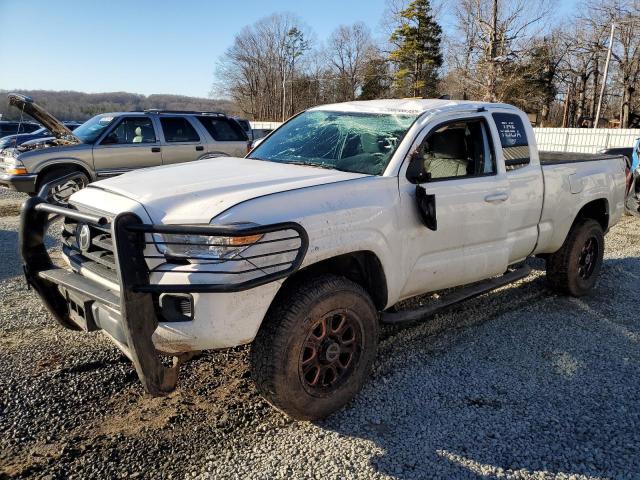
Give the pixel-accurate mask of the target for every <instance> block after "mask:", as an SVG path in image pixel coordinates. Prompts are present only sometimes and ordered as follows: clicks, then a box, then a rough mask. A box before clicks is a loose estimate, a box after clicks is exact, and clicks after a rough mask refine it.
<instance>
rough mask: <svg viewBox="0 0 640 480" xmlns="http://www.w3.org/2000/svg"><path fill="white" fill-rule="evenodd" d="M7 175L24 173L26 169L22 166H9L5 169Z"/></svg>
mask: <svg viewBox="0 0 640 480" xmlns="http://www.w3.org/2000/svg"><path fill="white" fill-rule="evenodd" d="M5 172H6V173H8V174H9V175H26V174H27V169H26V168H24V167H9V168H7V169H6V170H5Z"/></svg>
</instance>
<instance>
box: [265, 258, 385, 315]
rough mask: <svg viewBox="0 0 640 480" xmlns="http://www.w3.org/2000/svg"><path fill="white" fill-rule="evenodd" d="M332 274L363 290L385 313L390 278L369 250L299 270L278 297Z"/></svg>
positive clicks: (320, 262) (283, 286) (289, 279)
mask: <svg viewBox="0 0 640 480" xmlns="http://www.w3.org/2000/svg"><path fill="white" fill-rule="evenodd" d="M326 273H331V274H334V275H340V276H343V277H346V278H348V279H349V280H351V281H353V282H355V283H357V284H359V285H360V286H362V287H363V288H364V289H365V290H366V291H367V293H369V295H370V296H371V299H372V300H373V303H374V305H375V306H376V308H377V309H378V310H384V308H385V307H386V305H387V302H388V295H389V293H388V287H387V277H386V274H385V272H384V268H383V266H382V262H381V261H380V259H379V258H378V256H377V255H376V254H375V253H374V252H372V251H370V250H360V251H355V252H350V253H345V254H342V255H338V256H335V257H331V258H327V259H324V260H320V261H318V262H316V263H312V264H311V265H307V266H306V267H304V268H302V269H300V270H298V271H297V272H296V273H294V274H293V275H291V276H289V277H287V279H286V280H285V281H284V283H283V284H282V287H281V288H280V291H279V292H278V295H276V299H274V301H275V300H277V297H278V296H279V295H280V293H281V292H284V291H286V290H288V289H289V287H290V286H292V285H295V284H297V283H299V282H300V281H303V280H305V279H307V278H311V277H315V276H318V275H322V274H326Z"/></svg>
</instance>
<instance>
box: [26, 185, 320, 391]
mask: <svg viewBox="0 0 640 480" xmlns="http://www.w3.org/2000/svg"><path fill="white" fill-rule="evenodd" d="M58 216H64V217H68V218H71V219H74V220H76V221H78V222H85V223H90V224H95V225H99V226H105V225H108V224H109V221H108V219H107V218H106V217H104V216H101V215H94V214H91V213H85V212H80V211H78V210H75V209H73V208H68V207H62V206H58V205H53V204H49V203H47V202H46V200H45V199H44V198H42V197H40V196H38V197H32V198H30V199H28V200H27V201H26V202H25V203H24V204H23V206H22V210H21V222H20V232H19V244H20V253H21V255H22V260H23V270H24V275H25V279H26V282H27V284H28V285H29V286H31V287H33V289H34V290H35V291H36V292H37V294H38V295H39V297H40V298H41V299H42V301H43V303H44V305H45V306H46V308H47V309H48V310H49V311H50V312H51V314H52V315H53V316H54V318H55V319H56V320H57V321H58V323H60V324H61V325H62V326H64V327H66V328H69V329H73V330H79V329H81V325H79V324H78V323H77V322H75V321H74V320H73V318H74V317H73V315H72V314H71V311H70V306H69V301H68V298H67V297H65V296H64V295H63V292H62V290H61V289H60V288H59V287H62V288H63V289H65V290H67V291H73V292H75V294H76V295H80V296H81V297H82V298H83V299H87V301H90V302H93V301H98V302H101V303H103V304H104V305H107V306H110V307H111V308H112V309H115V310H119V315H120V318H121V324H122V329H123V331H124V337H125V342H126V345H124V344H122V343H120V342H117V344H118V346H119V347H120V349H121V350H123V352H124V353H125V354H126V355H127V356H128V357H129V358H130V359H131V360H132V362H133V364H134V366H135V369H136V372H137V374H138V377H139V378H140V380H141V382H142V384H143V386H144V388H145V390H146V391H147V392H149V393H150V394H152V395H163V394H165V393H168V392H170V391H172V390H173V389H174V388H175V386H176V384H177V376H178V368H179V361H174V364H173V366H170V367H169V366H166V365H165V364H164V363H163V361H162V358H161V356H160V354H159V353H158V352H157V351H156V349H155V347H154V344H153V342H152V335H153V333H154V331H155V329H156V328H157V326H158V317H157V311H156V305H155V302H154V297H155V296H157V294H160V293H192V292H193V293H205V292H206V293H214V292H225V293H226V292H238V291H242V290H248V289H251V288H254V287H257V286H260V285H264V284H267V283H270V282H273V281H276V280H280V279H283V278H286V277H288V276H289V275H291V274H292V273H294V272H295V271H297V270H298V269H299V268H300V265H301V264H302V261H303V259H304V256H305V254H306V252H307V249H308V245H309V239H308V235H307V232H306V230H305V229H304V228H303V227H302V226H301V225H300V224H298V223H294V222H282V223H274V224H270V225H260V226H251V227H236V226H223V227H217V226H204V225H198V226H186V225H150V224H144V223H143V222H142V220H141V219H140V217H138V216H137V215H135V214H134V213H131V212H125V213H121V214H119V215H117V216H116V217H115V218H114V219H113V221H112V223H111V231H112V241H113V246H114V255H115V260H116V262H115V263H116V271H117V278H118V283H119V287H120V294H119V298H118V296H116V295H115V294H114V293H113V292H112V291H110V290H108V289H106V287H103V286H102V285H101V284H99V283H97V282H95V281H93V280H90V279H88V278H86V277H84V276H82V275H80V274H78V273H72V272H68V271H67V270H66V269H62V268H60V267H57V266H55V265H54V264H53V262H52V260H51V258H50V256H49V254H48V252H47V248H46V246H45V243H44V240H45V237H46V234H47V231H48V229H49V225H50V223H51V222H52V220H53V219H55V218H56V217H58ZM277 232H289V233H288V234H287V235H284V236H283V237H282V238H279V239H271V240H269V239H267V240H264V241H262V242H260V241H258V242H255V243H251V244H250V245H249V247H250V246H253V245H254V244H258V243H271V244H272V245H274V246H275V245H277V242H278V241H285V240H286V241H296V240H299V245H298V246H297V247H296V248H284V249H280V248H275V249H274V252H273V253H271V254H270V255H269V254H264V255H257V256H255V257H254V256H253V255H251V256H247V257H244V258H243V257H240V258H233V259H226V260H222V261H219V262H218V263H223V262H226V261H229V260H230V261H233V262H240V261H245V262H248V263H249V264H250V265H253V267H251V268H249V269H243V270H242V271H239V272H229V271H224V272H219V271H215V270H213V271H204V272H197V271H184V270H176V269H172V270H164V269H162V268H161V267H162V266H163V265H167V263H168V262H170V261H171V260H170V259H169V260H167V263H163V264H162V263H161V264H160V265H159V266H157V267H155V268H152V269H150V268H149V266H148V263H147V260H148V259H154V258H155V259H158V258H165V259H166V258H167V257H166V256H164V255H148V254H147V255H145V247H146V246H147V245H148V244H156V247H157V244H158V243H163V242H157V241H156V240H155V237H154V234H183V235H204V236H210V237H245V236H253V235H256V236H257V235H262V236H265V235H267V234H269V233H277ZM291 232H292V233H291ZM147 238H152V239H153V240H151V241H148V240H147ZM166 243H182V242H166ZM293 253H295V257H294V258H293V259H292V260H290V261H278V262H276V263H273V264H271V265H270V264H267V265H261V266H256V265H254V263H253V262H255V261H256V259H259V260H264V259H268V258H269V256H275V257H276V258H277V257H278V256H279V255H280V256H281V255H287V254H293ZM187 258H188V257H187ZM281 267H282V268H281ZM273 269H277V270H275V271H271V272H267V271H266V270H273ZM164 271H170V272H171V273H172V274H186V275H192V274H194V273H198V274H217V275H219V274H223V275H229V276H234V274H238V273H244V274H246V273H256V274H257V276H255V277H254V278H250V279H249V280H245V281H240V282H235V283H234V282H230V283H219V282H218V283H206V282H199V283H192V284H157V283H156V284H154V283H151V282H150V277H151V274H152V273H153V272H164ZM260 272H262V275H260ZM118 307H119V308H118ZM84 327H85V328H87V326H86V325H84ZM87 329H88V328H87ZM95 329H98V328H97V327H95Z"/></svg>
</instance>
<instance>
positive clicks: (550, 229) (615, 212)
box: [534, 158, 625, 253]
mask: <svg viewBox="0 0 640 480" xmlns="http://www.w3.org/2000/svg"><path fill="white" fill-rule="evenodd" d="M542 172H543V175H544V204H543V207H542V216H541V219H540V236H539V239H538V245H537V247H536V250H535V252H534V253H553V252H556V251H557V250H558V249H559V248H560V247H561V246H562V244H563V242H564V240H565V238H566V237H567V234H568V233H569V229H570V228H571V226H572V225H573V221H574V220H575V218H576V216H577V215H578V212H579V211H580V209H582V207H584V206H585V205H586V204H587V203H589V202H591V201H594V200H598V199H606V200H607V203H608V209H609V211H608V213H609V227H611V226H613V225H615V223H617V222H618V220H619V219H620V217H621V216H622V213H623V211H624V186H625V179H624V164H623V160H622V159H620V158H618V159H612V160H601V161H594V162H582V163H568V164H558V165H543V166H542Z"/></svg>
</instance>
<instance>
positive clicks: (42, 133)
mask: <svg viewBox="0 0 640 480" xmlns="http://www.w3.org/2000/svg"><path fill="white" fill-rule="evenodd" d="M62 123H63V124H64V125H65V126H66V127H67V128H68V129H70V130H73V129H75V128H77V127H79V126H80V125H82V122H62ZM51 137H53V134H52V133H51V132H50V131H49V130H47V129H46V128H44V127H40V128H39V129H37V130H34V131H33V132H31V133H18V134H15V135H7V136H6V137H3V138H0V150H2V149H3V148H7V147H17V146H18V145H22V144H23V143H25V142H30V141H32V140H42V139H48V138H51Z"/></svg>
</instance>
